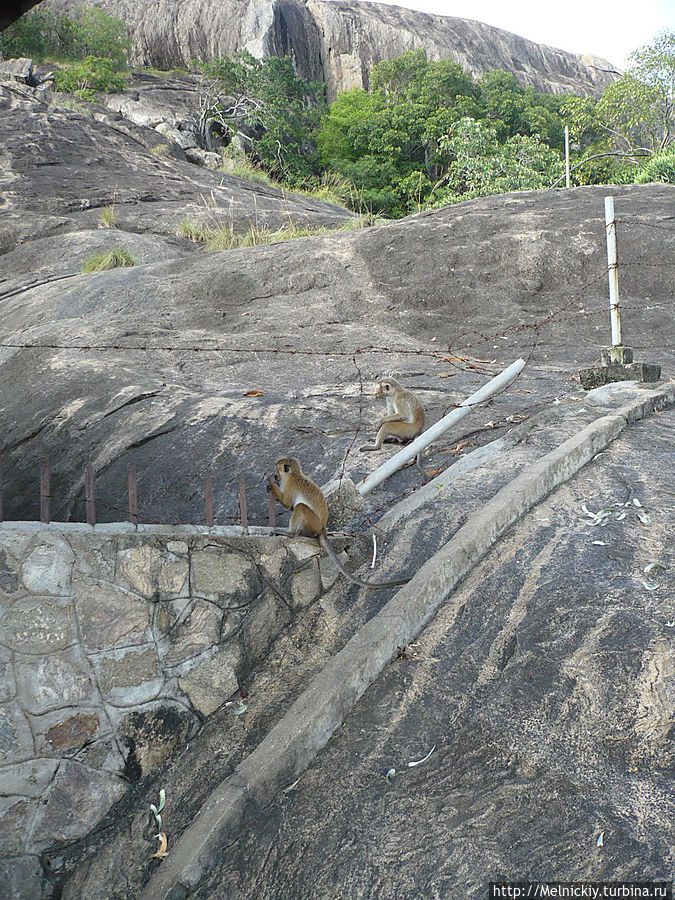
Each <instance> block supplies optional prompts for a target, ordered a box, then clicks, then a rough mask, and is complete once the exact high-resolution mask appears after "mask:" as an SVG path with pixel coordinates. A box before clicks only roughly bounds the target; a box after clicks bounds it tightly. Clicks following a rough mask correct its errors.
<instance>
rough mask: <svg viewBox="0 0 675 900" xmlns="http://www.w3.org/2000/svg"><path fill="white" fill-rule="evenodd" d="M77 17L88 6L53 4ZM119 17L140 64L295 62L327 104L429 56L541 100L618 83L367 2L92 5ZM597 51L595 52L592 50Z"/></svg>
mask: <svg viewBox="0 0 675 900" xmlns="http://www.w3.org/2000/svg"><path fill="white" fill-rule="evenodd" d="M44 5H45V6H46V7H47V8H48V9H52V10H54V11H55V12H68V13H70V14H72V13H73V12H74V11H75V10H76V9H77V8H79V7H81V6H82V2H81V0H46V2H45V4H44ZM84 5H85V6H86V5H90V6H93V5H95V6H98V7H102V8H104V9H105V11H106V12H108V13H110V14H111V15H115V16H118V17H119V18H121V19H123V20H124V21H125V22H126V24H127V25H128V27H129V29H130V32H131V36H132V59H133V62H134V64H135V65H143V66H149V65H151V66H157V67H159V68H165V69H170V68H173V67H175V66H187V65H189V64H190V62H191V61H192V60H193V59H199V60H207V59H213V58H217V57H220V56H224V55H226V54H230V53H233V52H234V51H236V50H242V49H246V50H250V51H251V53H253V54H254V55H255V56H259V57H261V56H274V55H276V56H280V55H288V56H292V57H293V59H294V60H295V62H296V65H297V67H298V69H299V71H300V72H301V73H302V75H303V76H304V77H306V78H311V79H315V80H323V81H325V82H326V84H327V85H328V95H329V97H330V98H334V97H335V95H336V93H337V92H338V91H340V90H347V89H349V88H352V87H360V86H364V87H365V86H367V83H368V72H369V70H370V67H371V66H372V65H373V63H376V62H379V61H380V60H382V59H393V58H394V57H396V56H400V55H401V54H402V53H405V52H406V51H407V50H414V49H416V48H418V47H424V48H425V49H426V51H427V53H428V55H429V58H430V59H442V58H448V59H453V60H455V61H456V62H458V63H460V64H461V65H462V66H464V68H466V69H467V70H468V71H470V72H474V73H476V74H479V73H481V72H486V71H489V70H492V69H505V70H507V71H509V72H513V73H514V74H515V75H516V78H517V79H518V81H519V82H520V83H521V84H523V85H530V86H532V87H534V88H536V89H537V90H540V91H550V92H552V93H562V92H565V91H572V92H574V93H577V94H582V95H596V94H599V93H600V92H601V91H602V89H603V87H605V86H606V85H607V84H609V83H610V82H611V81H612V79H613V78H614V77H615V76H616V73H615V72H614V70H613V67H612V65H611V64H610V63H607V62H606V61H604V60H599V59H597V58H595V57H582V56H579V55H577V54H574V53H567V52H565V51H563V50H557V49H555V48H553V47H546V46H544V45H542V44H537V43H535V42H534V41H528V40H526V39H525V38H521V37H518V36H517V35H515V34H511V33H510V32H508V31H503V30H502V29H500V28H494V27H492V26H490V25H484V24H482V23H481V22H475V21H473V20H469V19H459V18H454V17H450V16H433V15H429V14H427V13H422V12H417V11H414V10H409V9H403V8H401V7H397V6H386V5H384V4H381V3H364V2H359V0H348V2H342V3H334V2H330V0H308V2H306V3H303V2H302V0H271V2H270V0H180V2H179V0H159V2H156V0H138V2H135V3H133V4H131V3H128V2H126V0H96V2H95V3H94V0H87V2H85V4H84ZM589 50H592V48H589Z"/></svg>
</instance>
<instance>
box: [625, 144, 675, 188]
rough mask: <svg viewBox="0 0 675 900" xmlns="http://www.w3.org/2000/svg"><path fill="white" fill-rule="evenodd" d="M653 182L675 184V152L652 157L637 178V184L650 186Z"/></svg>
mask: <svg viewBox="0 0 675 900" xmlns="http://www.w3.org/2000/svg"><path fill="white" fill-rule="evenodd" d="M652 181H660V182H663V183H665V184H675V151H673V152H671V153H660V154H659V155H658V156H654V157H652V159H650V160H649V162H648V163H646V164H645V165H644V166H643V167H642V168H641V169H640V171H639V172H638V174H637V175H636V176H635V183H636V184H649V183H650V182H652Z"/></svg>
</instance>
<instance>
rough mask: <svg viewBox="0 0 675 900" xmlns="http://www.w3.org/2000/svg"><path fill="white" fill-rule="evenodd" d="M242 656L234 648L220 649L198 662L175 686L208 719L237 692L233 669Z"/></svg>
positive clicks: (235, 647) (238, 663)
mask: <svg viewBox="0 0 675 900" xmlns="http://www.w3.org/2000/svg"><path fill="white" fill-rule="evenodd" d="M241 659H242V652H241V650H240V649H239V647H238V646H237V645H234V646H232V647H220V648H219V649H218V650H217V651H216V652H215V653H214V654H213V656H209V657H208V658H206V659H201V660H200V661H199V662H197V663H196V664H195V665H194V666H193V667H192V668H191V669H190V671H189V672H188V673H187V674H185V675H184V676H183V677H182V678H179V679H178V686H179V687H180V689H181V690H182V691H185V693H186V694H187V696H188V698H189V700H190V703H192V705H193V706H194V708H195V709H196V710H197V711H198V712H200V713H201V714H202V715H203V716H210V715H211V713H212V712H215V710H216V709H218V707H219V706H221V705H222V704H223V703H224V702H225V701H226V700H228V699H229V698H230V697H231V696H232V694H234V693H235V692H236V691H238V690H239V681H238V680H237V669H238V668H239V666H240V665H241Z"/></svg>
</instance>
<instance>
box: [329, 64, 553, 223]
mask: <svg viewBox="0 0 675 900" xmlns="http://www.w3.org/2000/svg"><path fill="white" fill-rule="evenodd" d="M560 105H561V100H560V99H559V98H555V97H552V96H548V95H543V94H537V93H536V92H535V91H533V90H531V89H529V88H522V87H520V86H519V85H518V84H517V82H516V81H515V78H514V77H513V75H510V74H509V73H506V72H492V73H489V74H488V75H484V76H483V77H482V78H481V79H480V81H478V82H476V81H474V79H473V78H472V77H471V75H469V74H468V73H466V72H464V71H463V70H462V69H461V67H460V66H458V65H457V64H456V63H453V62H451V61H450V60H447V59H446V60H439V61H436V62H429V61H428V60H427V58H426V55H425V53H424V51H423V50H416V51H412V52H410V53H406V54H404V55H403V56H401V57H399V58H398V59H395V60H392V61H389V62H381V63H378V64H377V65H376V66H374V67H373V69H372V72H371V78H370V90H369V91H364V90H362V89H355V90H353V91H348V92H345V93H343V94H340V96H339V97H338V98H337V100H336V101H335V103H333V104H332V105H331V107H330V109H329V111H328V115H327V116H326V117H325V118H324V120H323V122H322V124H321V127H320V129H319V132H318V134H317V147H318V150H319V155H320V158H321V163H322V165H323V166H324V168H325V169H327V170H332V171H336V172H338V173H340V174H341V175H343V176H344V177H346V178H347V179H349V180H350V181H351V182H353V184H354V185H355V187H356V189H357V191H358V192H359V194H360V196H361V197H362V199H363V201H364V202H365V203H366V204H367V206H368V207H369V208H370V209H371V210H373V211H375V212H376V213H385V214H388V215H394V216H399V215H405V214H406V213H408V212H410V211H412V210H416V209H421V208H423V207H424V206H425V205H427V204H430V203H432V204H435V203H438V202H439V200H440V199H441V198H447V199H448V200H455V199H459V198H461V197H462V196H463V195H466V196H478V195H479V194H482V193H486V192H487V193H494V192H495V191H497V190H523V189H528V188H531V187H542V186H548V185H550V184H551V183H552V182H551V179H552V178H553V177H554V175H555V173H557V172H558V169H559V163H560V156H559V154H558V152H557V149H556V148H560V147H561V146H562V144H563V131H564V129H563V122H562V119H561V116H560ZM460 123H463V124H460ZM467 123H473V125H469V124H467ZM468 145H472V146H471V152H474V151H475V152H479V153H480V156H479V157H478V159H477V160H476V163H475V165H474V164H473V163H471V162H469V161H468V160H467V162H466V165H464V168H462V163H461V162H460V160H461V159H462V158H463V156H464V153H465V146H468ZM481 148H482V149H481ZM492 157H495V159H494V163H489V164H488V160H489V159H491V158H492ZM472 165H473V170H471V166H472Z"/></svg>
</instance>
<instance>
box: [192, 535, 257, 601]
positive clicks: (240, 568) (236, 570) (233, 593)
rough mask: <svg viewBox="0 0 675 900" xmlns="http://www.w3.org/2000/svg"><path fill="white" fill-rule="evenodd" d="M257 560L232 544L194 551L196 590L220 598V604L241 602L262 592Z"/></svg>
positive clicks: (213, 598)
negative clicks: (235, 549) (237, 550)
mask: <svg viewBox="0 0 675 900" xmlns="http://www.w3.org/2000/svg"><path fill="white" fill-rule="evenodd" d="M260 589H261V582H260V576H259V575H258V570H257V568H256V566H255V563H254V562H253V560H252V559H250V558H249V557H248V556H247V555H246V554H245V553H236V552H233V551H232V550H230V549H229V548H228V547H226V546H223V547H219V546H209V547H205V548H204V549H203V550H197V551H195V552H194V553H193V554H192V593H193V595H197V596H199V597H206V598H207V599H211V600H217V601H219V605H221V606H222V605H226V606H227V605H229V603H236V602H241V601H242V600H245V599H247V598H250V596H251V595H252V594H253V595H255V594H257V593H259V592H260Z"/></svg>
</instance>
